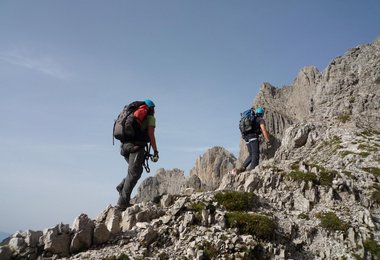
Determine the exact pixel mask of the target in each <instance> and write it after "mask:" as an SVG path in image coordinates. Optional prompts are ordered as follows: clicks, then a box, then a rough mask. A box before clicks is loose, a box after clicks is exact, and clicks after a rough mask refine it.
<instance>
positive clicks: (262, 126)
mask: <svg viewBox="0 0 380 260" xmlns="http://www.w3.org/2000/svg"><path fill="white" fill-rule="evenodd" d="M260 129H261V132H262V133H263V135H264V138H265V140H266V141H267V142H268V143H269V141H270V140H269V133H268V131H267V128H266V127H265V124H260Z"/></svg>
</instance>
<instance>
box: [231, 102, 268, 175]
mask: <svg viewBox="0 0 380 260" xmlns="http://www.w3.org/2000/svg"><path fill="white" fill-rule="evenodd" d="M252 109H253V108H252ZM263 116H264V109H263V108H262V107H258V108H257V109H256V111H255V113H254V118H253V120H252V123H251V124H252V125H251V128H250V130H249V131H247V132H244V133H243V132H242V138H243V139H244V141H245V142H246V144H247V148H248V152H249V155H248V156H247V158H246V159H245V161H244V163H243V164H242V167H241V168H238V169H235V172H236V173H239V172H243V171H246V170H253V169H255V168H256V166H257V165H258V164H259V159H260V150H259V135H260V134H263V136H264V139H265V141H266V142H267V143H268V144H269V142H270V139H269V133H268V131H267V128H266V126H265V120H264V119H263ZM248 166H249V167H248Z"/></svg>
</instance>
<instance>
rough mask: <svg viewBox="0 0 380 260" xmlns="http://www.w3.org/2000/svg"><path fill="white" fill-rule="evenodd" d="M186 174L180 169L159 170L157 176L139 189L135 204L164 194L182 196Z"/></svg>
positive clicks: (145, 182)
mask: <svg viewBox="0 0 380 260" xmlns="http://www.w3.org/2000/svg"><path fill="white" fill-rule="evenodd" d="M185 183H186V178H185V175H184V172H183V171H182V170H179V169H173V170H165V169H159V170H158V171H157V173H156V176H154V177H149V178H147V179H145V180H144V181H143V182H142V184H141V185H140V187H139V188H138V193H137V196H136V197H135V198H134V201H135V202H142V201H149V200H151V199H152V198H154V197H156V196H159V195H162V194H166V193H168V194H180V193H181V188H182V187H183V186H184V185H185Z"/></svg>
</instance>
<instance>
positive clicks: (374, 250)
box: [363, 239, 380, 259]
mask: <svg viewBox="0 0 380 260" xmlns="http://www.w3.org/2000/svg"><path fill="white" fill-rule="evenodd" d="M363 246H364V248H365V250H367V251H368V252H370V253H371V254H372V255H373V256H375V257H376V259H380V246H379V245H378V244H377V243H376V241H375V240H373V239H367V240H366V241H364V243H363Z"/></svg>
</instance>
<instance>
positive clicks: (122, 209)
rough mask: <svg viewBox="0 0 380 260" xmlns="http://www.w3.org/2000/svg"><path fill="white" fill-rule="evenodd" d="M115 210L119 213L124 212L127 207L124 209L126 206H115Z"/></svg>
mask: <svg viewBox="0 0 380 260" xmlns="http://www.w3.org/2000/svg"><path fill="white" fill-rule="evenodd" d="M115 209H117V210H120V211H124V210H126V209H127V207H126V206H120V205H116V206H115Z"/></svg>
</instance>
